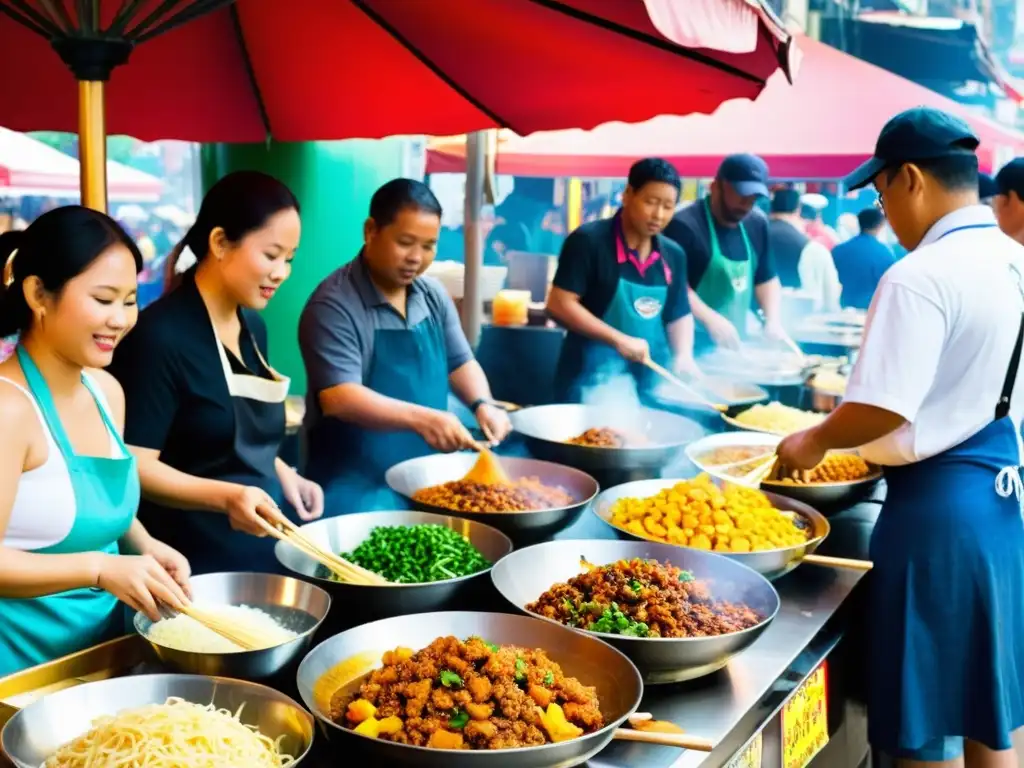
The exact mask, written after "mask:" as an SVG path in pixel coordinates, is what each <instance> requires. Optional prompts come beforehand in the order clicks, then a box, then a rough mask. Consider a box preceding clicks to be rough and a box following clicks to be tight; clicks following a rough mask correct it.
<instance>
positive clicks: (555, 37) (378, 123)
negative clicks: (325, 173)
mask: <svg viewBox="0 0 1024 768" xmlns="http://www.w3.org/2000/svg"><path fill="white" fill-rule="evenodd" d="M93 7H96V8H97V9H98V15H99V16H100V27H101V28H106V27H107V25H113V26H115V27H117V25H118V24H121V27H120V28H118V29H115V31H113V32H110V33H109V34H107V33H104V35H106V38H109V39H120V40H127V43H129V44H131V45H133V46H134V47H133V49H132V50H131V56H130V60H129V61H128V63H127V64H126V65H124V66H119V67H117V68H116V69H114V71H113V74H112V76H111V78H110V83H109V89H108V92H107V129H108V131H109V132H110V133H112V134H118V133H120V134H127V135H130V136H134V137H136V138H140V139H143V140H146V141H150V140H154V139H160V138H177V139H185V140H190V141H248V142H262V141H264V140H266V139H267V138H268V137H271V138H274V139H276V140H279V141H307V140H314V139H346V138H354V137H366V138H377V137H383V136H392V135H400V134H435V135H445V134H451V133H464V132H467V131H475V130H482V129H487V128H493V127H498V126H508V127H511V128H513V129H514V130H516V131H517V132H519V133H523V134H525V133H529V132H532V131H535V130H538V129H541V128H546V129H552V128H569V127H573V126H584V127H587V128H590V127H593V126H595V125H598V124H600V123H602V122H606V121H607V120H608V119H609V118H611V117H616V118H618V119H621V120H628V121H631V122H635V121H639V120H647V119H649V118H651V117H653V116H654V115H656V114H658V112H659V111H663V110H666V109H667V110H669V111H671V112H672V113H674V114H688V113H690V112H711V111H713V110H714V109H715V108H717V107H718V105H719V104H720V103H721V102H722V101H723V100H725V99H730V98H737V97H739V98H748V99H752V98H755V97H756V96H757V95H758V94H759V93H760V92H761V89H762V88H763V87H764V83H765V81H766V80H767V78H768V77H769V75H771V74H772V73H773V72H775V71H776V70H777V69H779V67H780V66H782V67H783V68H784V69H786V70H790V69H791V68H792V65H793V63H794V59H795V54H794V51H793V49H792V46H791V38H790V36H789V34H788V33H787V32H786V30H785V29H784V27H782V25H781V24H780V23H779V22H778V20H777V19H776V18H774V17H773V16H772V15H771V14H770V12H769V11H768V10H767V7H766V5H765V4H764V0H756V1H755V0H729V1H728V2H726V0H686V1H685V2H670V1H668V0H237V2H234V3H226V2H225V0H202V1H200V0H189V1H188V2H185V0H179V2H157V0H141V2H139V1H138V0H132V2H126V0H90V1H89V2H79V3H70V2H59V3H54V2H49V1H48V0H0V70H2V71H4V72H6V73H7V75H6V76H4V77H3V78H0V124H3V125H6V126H8V127H11V128H15V129H17V130H22V131H29V130H65V131H73V130H76V129H77V128H78V115H77V112H76V103H77V98H76V94H77V91H76V88H77V86H76V83H75V78H74V77H73V76H72V74H71V73H70V72H69V71H68V67H67V66H66V65H65V64H64V63H63V62H62V61H61V59H60V58H59V57H58V56H57V54H56V53H55V52H54V50H53V47H52V45H53V44H54V42H56V43H60V44H64V43H68V42H69V41H70V42H78V41H79V39H80V38H84V37H88V36H87V35H85V34H84V33H82V32H81V31H80V29H81V28H82V27H83V26H84V25H86V24H87V23H88V25H89V26H90V27H91V26H92V22H91V21H90V20H89V18H88V17H89V16H90V15H91V14H89V13H86V14H84V16H85V18H84V19H83V14H82V9H83V8H84V9H86V11H88V10H89V9H91V8H93ZM179 9H181V18H191V17H194V16H195V15H196V14H198V13H200V12H201V11H203V10H209V9H215V10H211V11H210V12H209V13H207V14H206V15H202V16H200V17H199V18H195V19H194V20H191V21H188V22H187V23H184V24H181V26H178V27H176V28H173V29H170V31H166V33H163V32H161V33H160V34H156V32H160V31H161V30H163V29H164V25H163V23H162V19H164V18H165V17H170V16H171V14H172V12H173V13H177V12H178V11H179ZM151 12H152V13H151ZM69 16H73V17H74V18H72V19H70V21H69V20H68V17H69ZM124 18H128V19H129V21H128V22H125V23H127V26H128V28H127V29H124V28H123V27H124V23H122V22H123V21H124ZM15 19H20V20H21V22H22V23H19V22H18V21H15ZM171 21H173V20H171ZM698 21H699V23H697V22H698ZM70 22H74V23H70ZM41 24H44V25H46V26H45V27H41V26H40V25H41ZM172 26H173V25H172ZM30 27H35V31H32V30H31V29H30ZM69 28H71V29H70V31H69ZM90 34H92V35H93V37H95V33H90ZM154 35H155V36H154ZM102 36H103V35H101V37H102ZM106 38H105V39H106ZM90 39H91V38H90ZM140 41H141V42H140ZM723 41H724V43H725V44H728V47H726V48H724V49H722V48H720V47H719V46H722V45H723ZM136 43H137V44H136ZM58 47H60V46H59V45H58ZM65 47H66V46H65ZM624 94H628V98H627V97H625V96H624Z"/></svg>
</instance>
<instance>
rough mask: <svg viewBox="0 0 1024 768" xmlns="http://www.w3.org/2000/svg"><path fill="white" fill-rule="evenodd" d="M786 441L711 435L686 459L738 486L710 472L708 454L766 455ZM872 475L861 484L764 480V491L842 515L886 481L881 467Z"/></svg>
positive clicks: (752, 435) (728, 478)
mask: <svg viewBox="0 0 1024 768" xmlns="http://www.w3.org/2000/svg"><path fill="white" fill-rule="evenodd" d="M781 441H782V438H781V437H779V436H777V435H770V434H767V433H765V432H722V433H720V434H717V435H709V436H708V437H705V438H704V439H702V440H698V441H696V442H694V443H691V444H690V445H688V446H687V447H686V457H687V458H688V459H689V460H690V461H691V462H693V464H694V465H695V466H696V467H697V468H698V469H700V470H701V471H702V472H707V473H708V474H709V475H711V476H712V477H714V478H715V479H716V480H724V481H725V482H736V481H737V480H738V479H739V478H738V477H733V476H730V475H727V474H725V473H724V472H720V471H716V470H714V469H709V468H708V466H707V465H706V464H705V462H704V461H703V460H702V459H701V456H703V455H704V454H706V453H709V452H710V451H714V450H716V449H718V448H740V447H743V448H747V447H750V448H763V449H764V452H765V453H768V452H771V451H773V450H775V447H776V446H777V445H778V444H779V443H780V442H781ZM871 470H872V471H871V474H870V475H868V476H867V477H862V478H860V479H859V480H851V481H849V482H841V483H805V484H798V483H783V482H780V481H778V480H763V481H762V482H761V490H762V491H765V492H771V493H776V494H778V495H779V496H788V497H789V498H791V499H795V500H796V501H801V502H803V503H804V504H809V505H810V506H812V507H814V509H816V510H819V511H822V512H838V511H839V510H842V509H846V508H847V507H849V506H852V505H853V504H856V503H857V502H859V501H862V500H864V499H865V498H867V497H868V496H869V495H870V494H871V491H872V490H874V488H875V486H876V485H878V481H879V480H881V479H882V470H881V469H879V468H878V467H874V466H872V467H871Z"/></svg>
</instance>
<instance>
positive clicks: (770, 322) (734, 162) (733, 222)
mask: <svg viewBox="0 0 1024 768" xmlns="http://www.w3.org/2000/svg"><path fill="white" fill-rule="evenodd" d="M767 196H768V166H767V164H766V163H765V162H764V160H762V159H761V158H760V157H757V156H756V155H730V156H729V157H727V158H725V159H724V160H723V161H722V164H721V165H720V166H719V168H718V173H717V174H716V175H715V180H714V181H712V182H711V194H709V195H708V196H707V197H705V198H704V199H703V200H700V201H698V202H696V203H694V204H693V205H691V206H689V207H687V208H684V209H683V210H682V211H680V212H679V213H678V214H676V216H675V218H673V219H672V221H671V222H669V224H668V226H667V227H665V236H666V237H669V238H671V239H672V240H675V241H676V242H677V243H679V245H681V246H682V247H683V250H684V251H686V272H687V281H688V282H689V286H690V291H689V295H690V307H691V309H692V310H693V316H694V317H695V318H696V319H697V323H696V338H695V344H696V346H697V347H698V348H700V347H703V348H704V349H706V348H708V347H709V346H711V344H712V343H713V344H717V345H718V346H724V347H733V348H735V347H738V346H739V343H740V340H741V338H743V337H745V336H746V330H747V313H748V312H749V311H750V309H751V308H752V304H753V301H754V299H755V298H756V300H757V304H758V305H759V306H760V307H761V310H762V312H763V313H764V323H765V324H764V332H765V335H766V336H767V337H769V338H773V339H785V338H786V333H785V331H784V330H783V328H782V317H781V315H782V285H781V283H780V282H779V278H778V276H777V274H776V272H775V265H774V263H773V261H772V258H771V251H770V248H769V244H768V243H769V236H768V219H767V218H766V217H765V216H764V215H763V214H762V213H761V212H760V211H759V210H754V206H755V203H756V202H757V200H758V198H761V197H767Z"/></svg>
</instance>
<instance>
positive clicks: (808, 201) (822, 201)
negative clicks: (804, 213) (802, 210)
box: [800, 192, 828, 211]
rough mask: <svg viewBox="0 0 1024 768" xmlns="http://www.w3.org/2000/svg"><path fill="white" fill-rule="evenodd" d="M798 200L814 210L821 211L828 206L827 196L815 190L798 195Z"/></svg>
mask: <svg viewBox="0 0 1024 768" xmlns="http://www.w3.org/2000/svg"><path fill="white" fill-rule="evenodd" d="M800 202H801V203H803V204H804V205H806V206H807V207H808V208H813V209H814V210H816V211H823V210H825V209H826V208H828V198H827V197H825V196H824V195H821V194H818V193H817V192H806V193H804V194H803V195H800Z"/></svg>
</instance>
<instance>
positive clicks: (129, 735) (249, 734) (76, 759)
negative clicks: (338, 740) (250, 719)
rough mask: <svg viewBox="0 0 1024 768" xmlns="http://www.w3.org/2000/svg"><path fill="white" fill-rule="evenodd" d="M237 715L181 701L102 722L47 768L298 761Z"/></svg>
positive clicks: (272, 765)
mask: <svg viewBox="0 0 1024 768" xmlns="http://www.w3.org/2000/svg"><path fill="white" fill-rule="evenodd" d="M241 712H242V710H241V707H239V710H238V712H236V713H235V714H232V713H231V712H230V711H229V710H226V709H217V708H216V707H214V706H213V705H212V704H210V705H207V706H203V705H201V704H193V703H192V702H189V701H185V700H184V699H179V698H173V697H172V698H169V699H167V702H166V703H164V704H151V705H149V706H146V707H139V708H138V709H130V710H126V711H124V712H121V713H120V714H118V715H117V716H115V717H109V716H108V717H101V718H98V719H97V720H96V721H95V722H94V724H93V729H92V730H91V731H89V732H88V733H86V734H84V735H83V736H79V737H78V738H77V739H75V740H74V741H72V742H70V743H68V744H65V745H64V746H63V747H61V748H60V749H59V750H57V753H56V754H55V755H53V756H52V757H51V758H50V759H49V760H47V761H46V765H45V766H44V768H242V766H244V767H245V768H279V767H281V766H287V765H291V764H292V763H294V762H295V758H294V757H292V756H291V755H285V754H281V752H280V745H279V742H280V739H278V741H277V742H275V741H274V740H272V739H269V738H267V737H266V736H264V735H263V734H261V733H259V732H258V731H257V730H256V729H255V728H252V727H250V726H247V725H243V724H242V722H241V721H240V720H239V719H238V718H239V715H241Z"/></svg>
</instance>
